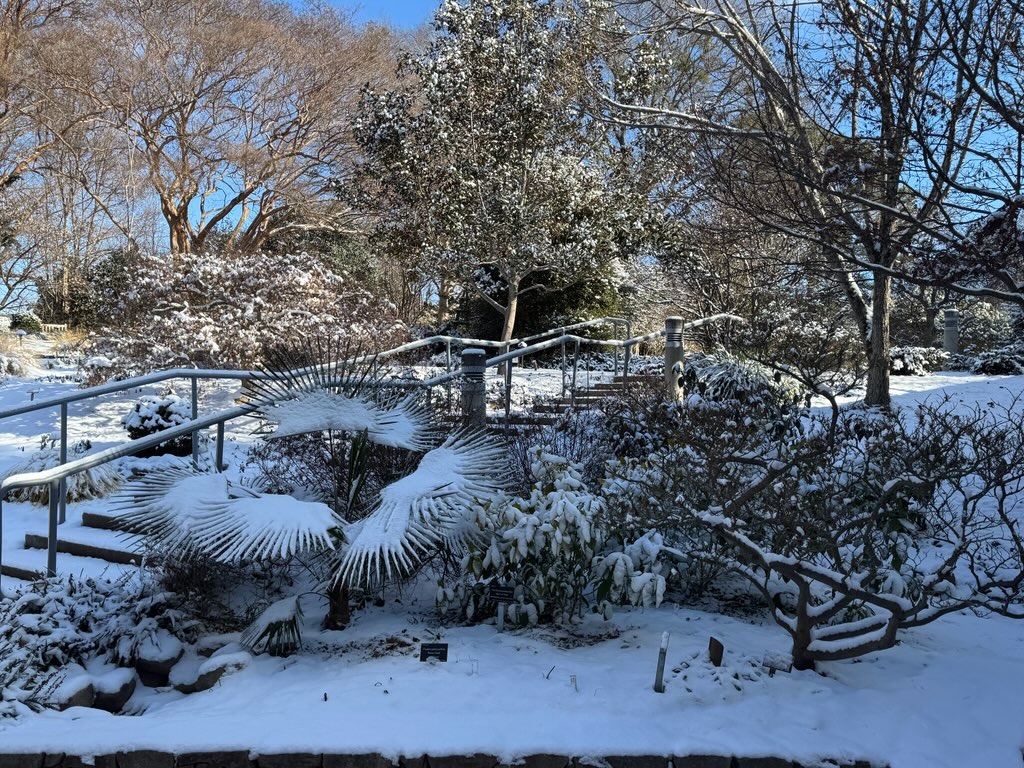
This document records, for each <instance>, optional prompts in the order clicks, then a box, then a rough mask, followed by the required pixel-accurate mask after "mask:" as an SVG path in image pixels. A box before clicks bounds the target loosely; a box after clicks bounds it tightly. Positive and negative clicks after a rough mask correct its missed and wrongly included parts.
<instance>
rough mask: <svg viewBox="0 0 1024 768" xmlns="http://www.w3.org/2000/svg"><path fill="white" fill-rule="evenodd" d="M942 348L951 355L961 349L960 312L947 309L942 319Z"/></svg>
mask: <svg viewBox="0 0 1024 768" xmlns="http://www.w3.org/2000/svg"><path fill="white" fill-rule="evenodd" d="M942 349H943V351H945V352H948V353H949V354H951V355H955V354H956V353H957V352H959V351H960V313H959V312H958V311H957V310H955V309H947V310H946V313H945V316H944V317H943V321H942Z"/></svg>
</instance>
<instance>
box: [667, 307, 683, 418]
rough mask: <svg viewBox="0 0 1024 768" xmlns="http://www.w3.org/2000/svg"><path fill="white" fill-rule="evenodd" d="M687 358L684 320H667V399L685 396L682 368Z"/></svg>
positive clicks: (669, 318) (670, 318)
mask: <svg viewBox="0 0 1024 768" xmlns="http://www.w3.org/2000/svg"><path fill="white" fill-rule="evenodd" d="M684 358H685V354H684V352H683V318H681V317H678V316H672V317H666V318H665V397H666V398H667V399H669V400H678V399H679V398H681V397H682V396H683V373H682V366H683V361H684Z"/></svg>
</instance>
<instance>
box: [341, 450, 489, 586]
mask: <svg viewBox="0 0 1024 768" xmlns="http://www.w3.org/2000/svg"><path fill="white" fill-rule="evenodd" d="M506 479H507V474H506V469H505V460H504V451H503V449H502V447H501V445H500V444H499V443H498V442H497V441H495V440H494V439H493V438H491V437H489V436H488V435H486V434H484V433H461V434H456V435H453V436H451V437H449V438H448V439H447V440H446V441H445V442H444V443H443V444H442V445H441V446H439V447H437V448H435V449H433V450H432V451H429V452H428V453H427V454H425V455H424V456H423V458H422V459H421V460H420V463H419V466H418V467H417V468H416V471H415V472H413V473H412V474H410V475H407V476H406V477H403V478H402V479H401V480H397V481H396V482H394V483H392V484H391V485H388V486H386V487H385V488H384V489H383V490H382V491H381V493H380V501H379V503H378V504H377V506H376V508H375V509H374V510H373V512H371V513H370V514H369V515H367V517H365V518H364V519H362V520H360V521H358V522H356V523H353V524H351V525H349V526H347V527H346V528H345V529H344V534H345V539H346V540H347V541H348V546H347V547H346V549H345V551H344V554H343V555H342V557H341V559H340V561H339V564H338V570H337V578H339V579H342V580H344V581H347V582H349V583H358V582H363V581H372V580H376V579H380V578H391V577H393V576H396V575H403V574H407V573H409V572H410V571H411V570H413V568H415V566H416V563H417V561H418V560H419V559H420V558H421V557H422V556H423V555H424V554H426V553H427V552H429V551H431V550H433V549H434V548H436V547H438V546H440V545H442V544H445V543H455V542H458V541H460V540H462V539H463V538H464V536H465V533H466V531H467V522H468V520H469V517H470V513H471V510H472V506H473V504H474V503H475V502H481V501H485V500H486V499H489V498H491V497H492V496H493V495H494V494H495V493H496V492H497V491H498V490H500V489H501V488H502V487H504V485H505V482H506Z"/></svg>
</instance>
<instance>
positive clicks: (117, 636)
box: [0, 576, 192, 718]
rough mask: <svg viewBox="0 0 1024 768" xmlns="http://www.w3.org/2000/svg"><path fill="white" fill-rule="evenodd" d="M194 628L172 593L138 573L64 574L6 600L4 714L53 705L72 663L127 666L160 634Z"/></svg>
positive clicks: (0, 644)
mask: <svg viewBox="0 0 1024 768" xmlns="http://www.w3.org/2000/svg"><path fill="white" fill-rule="evenodd" d="M191 629H192V623H191V622H190V621H188V620H187V619H186V617H185V614H184V613H183V612H182V610H181V606H180V605H179V604H178V601H177V600H176V598H175V597H174V595H171V594H168V593H165V592H160V591H156V590H154V589H153V587H152V586H151V585H150V583H149V581H148V580H146V579H143V580H139V579H138V577H125V578H122V579H119V580H116V581H110V580H106V579H100V578H98V579H91V578H90V579H76V578H74V577H72V576H61V577H55V578H52V579H47V580H42V581H38V582H36V583H35V584H33V585H32V587H31V588H30V589H29V590H28V591H26V592H23V593H22V594H20V595H18V596H17V597H14V598H0V718H3V717H11V716H17V715H21V714H25V713H27V712H31V711H38V710H40V709H42V708H44V707H46V706H49V705H51V704H53V703H55V702H53V700H52V696H53V693H54V691H55V690H56V689H57V687H58V686H59V685H60V683H61V681H62V679H63V677H64V675H65V673H66V670H67V669H68V668H69V666H70V665H76V664H77V665H80V666H83V667H84V666H86V665H87V663H88V662H89V661H91V660H94V659H103V660H105V661H108V662H111V663H114V664H118V665H129V664H132V663H133V662H134V661H135V659H136V658H137V656H138V653H139V650H140V648H142V647H143V645H144V644H145V643H146V642H148V641H149V640H150V639H151V638H153V637H155V636H156V635H157V634H160V635H163V633H168V632H169V633H172V634H179V635H186V636H187V633H188V632H189V631H190V630H191Z"/></svg>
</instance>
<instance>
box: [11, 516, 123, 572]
mask: <svg viewBox="0 0 1024 768" xmlns="http://www.w3.org/2000/svg"><path fill="white" fill-rule="evenodd" d="M138 544H139V538H138V537H137V536H131V535H129V534H122V533H116V532H114V531H110V530H104V529H102V528H84V527H82V526H73V527H72V526H69V525H62V526H60V527H59V528H58V529H57V551H58V552H62V553H66V554H69V555H76V556H78V557H92V558H96V559H99V560H106V561H108V562H110V563H119V564H121V565H139V564H140V563H141V562H142V553H141V552H140V551H137V549H136V548H137V546H138ZM46 546H47V536H46V533H45V532H43V531H29V532H26V533H25V549H46Z"/></svg>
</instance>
